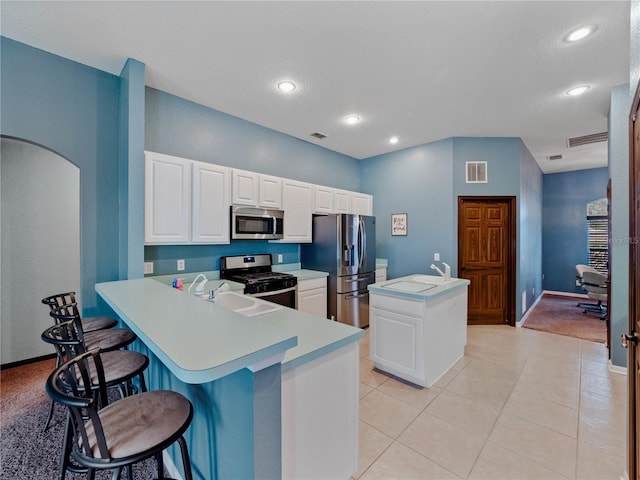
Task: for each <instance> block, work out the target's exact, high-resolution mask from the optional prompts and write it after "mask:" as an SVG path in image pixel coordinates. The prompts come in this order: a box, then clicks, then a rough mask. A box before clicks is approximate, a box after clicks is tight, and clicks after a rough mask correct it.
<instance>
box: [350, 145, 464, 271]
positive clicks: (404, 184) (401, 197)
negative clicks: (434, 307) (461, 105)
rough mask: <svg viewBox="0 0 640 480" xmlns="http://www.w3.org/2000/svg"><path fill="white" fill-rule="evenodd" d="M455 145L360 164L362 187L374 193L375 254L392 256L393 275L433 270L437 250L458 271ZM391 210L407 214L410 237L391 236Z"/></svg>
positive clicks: (428, 147) (411, 150) (413, 150)
mask: <svg viewBox="0 0 640 480" xmlns="http://www.w3.org/2000/svg"><path fill="white" fill-rule="evenodd" d="M452 145H453V140H452V139H447V140H442V141H439V142H433V143H428V144H425V145H420V146H417V147H413V148H409V149H406V150H401V151H398V152H393V153H388V154H384V155H378V156H375V157H371V158H368V159H366V160H362V161H361V162H360V184H361V188H362V191H364V192H367V193H371V194H373V196H374V199H373V214H374V215H375V216H376V249H377V250H376V256H377V257H378V258H386V259H387V260H388V262H389V266H388V271H387V275H388V277H389V278H395V277H399V276H403V275H408V274H411V273H433V271H432V270H430V269H429V265H431V263H432V262H433V254H434V253H435V252H438V253H440V259H441V260H442V261H445V262H447V263H449V264H450V265H451V268H452V271H454V272H455V269H456V257H457V251H456V245H455V241H454V240H453V232H454V226H455V225H456V224H455V223H454V215H453V205H454V201H455V200H454V199H453V198H452V195H453V193H452V185H451V177H452ZM392 213H407V215H408V217H407V218H408V229H407V232H408V234H407V236H392V235H391V214H392Z"/></svg>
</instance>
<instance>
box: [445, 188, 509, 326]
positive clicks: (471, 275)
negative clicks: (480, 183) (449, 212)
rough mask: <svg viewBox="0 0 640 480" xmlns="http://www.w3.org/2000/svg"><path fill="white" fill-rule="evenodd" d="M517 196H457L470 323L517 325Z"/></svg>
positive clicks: (461, 264) (461, 267) (461, 273)
mask: <svg viewBox="0 0 640 480" xmlns="http://www.w3.org/2000/svg"><path fill="white" fill-rule="evenodd" d="M515 208H516V199H515V197H463V196H460V197H458V264H459V276H460V277H461V278H466V279H467V280H469V281H470V282H471V284H470V285H469V300H468V323H469V325H505V324H506V325H512V326H515V271H516V270H515V267H516V261H515V258H516V257H515V245H516V228H515V227H516V221H515V220H516V215H515V211H516V210H515Z"/></svg>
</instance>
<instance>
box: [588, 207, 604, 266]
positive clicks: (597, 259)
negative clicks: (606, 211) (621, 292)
mask: <svg viewBox="0 0 640 480" xmlns="http://www.w3.org/2000/svg"><path fill="white" fill-rule="evenodd" d="M587 227H588V232H589V266H590V267H593V268H595V269H596V270H598V271H599V272H602V273H606V272H607V271H608V270H609V244H608V234H607V232H608V222H607V217H600V216H598V217H587Z"/></svg>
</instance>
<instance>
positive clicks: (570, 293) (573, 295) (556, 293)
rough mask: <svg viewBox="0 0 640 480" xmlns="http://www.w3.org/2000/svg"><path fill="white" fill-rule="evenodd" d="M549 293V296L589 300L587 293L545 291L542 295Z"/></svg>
mask: <svg viewBox="0 0 640 480" xmlns="http://www.w3.org/2000/svg"><path fill="white" fill-rule="evenodd" d="M545 293H548V294H549V295H562V296H563V297H576V298H589V295H587V294H586V293H573V292H557V291H555V290H543V291H542V295H544V294H545Z"/></svg>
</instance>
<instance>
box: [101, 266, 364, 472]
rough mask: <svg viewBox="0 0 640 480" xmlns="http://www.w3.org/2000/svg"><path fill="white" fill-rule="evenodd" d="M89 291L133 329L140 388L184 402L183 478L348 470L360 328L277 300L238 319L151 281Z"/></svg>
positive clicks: (352, 461) (353, 448) (353, 460)
mask: <svg viewBox="0 0 640 480" xmlns="http://www.w3.org/2000/svg"><path fill="white" fill-rule="evenodd" d="M207 287H208V288H209V285H208V286H207ZM96 291H97V292H98V294H99V295H100V296H101V297H102V298H103V299H104V300H105V301H106V302H107V304H109V306H111V308H112V309H113V310H114V311H115V312H116V313H117V314H118V316H119V317H120V318H121V319H122V321H123V322H124V324H125V325H126V326H128V327H129V328H131V329H132V330H133V331H134V332H135V333H136V334H137V335H138V337H139V340H138V341H137V342H136V343H135V344H134V346H133V348H135V349H137V350H139V351H141V352H142V353H145V354H146V355H148V356H149V357H150V360H151V364H150V367H149V369H148V371H147V372H146V373H147V384H148V386H149V388H150V389H170V390H174V391H178V392H180V393H182V394H184V395H186V396H187V398H189V399H190V400H191V402H192V403H193V405H194V419H193V422H192V425H191V427H190V429H189V430H188V431H187V434H186V435H185V438H186V439H187V443H188V445H189V450H190V455H191V463H192V467H193V471H194V478H197V479H201V480H213V479H226V478H247V479H248V478H281V477H282V478H303V477H307V478H308V477H311V476H315V477H318V476H321V477H323V478H348V477H349V476H350V475H352V474H353V473H354V472H355V471H356V469H357V455H358V446H357V445H358V443H357V442H358V357H359V355H358V342H357V340H358V339H360V338H361V337H362V336H363V335H364V332H363V331H362V330H360V329H357V328H354V327H351V326H348V325H343V324H339V323H337V322H332V321H329V320H326V319H322V318H319V317H316V316H313V315H309V314H306V313H303V312H299V311H296V310H292V309H289V308H285V307H282V308H279V309H278V310H276V311H273V312H270V313H266V314H263V315H259V316H255V317H249V316H245V315H242V314H240V313H237V312H234V311H232V310H229V309H225V308H223V307H221V306H219V305H215V304H214V303H211V302H208V301H205V300H203V299H202V298H200V297H195V296H193V295H188V294H187V293H186V292H181V291H178V290H176V289H173V288H171V287H168V286H166V285H164V284H162V283H161V282H158V281H156V280H154V279H151V278H145V279H136V280H125V281H118V282H108V283H101V284H98V285H96ZM229 293H231V292H229ZM233 295H236V294H235V293H234V294H233ZM170 456H171V458H172V459H179V455H177V451H176V452H174V451H173V450H170ZM177 461H179V460H177ZM178 470H179V468H178Z"/></svg>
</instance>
